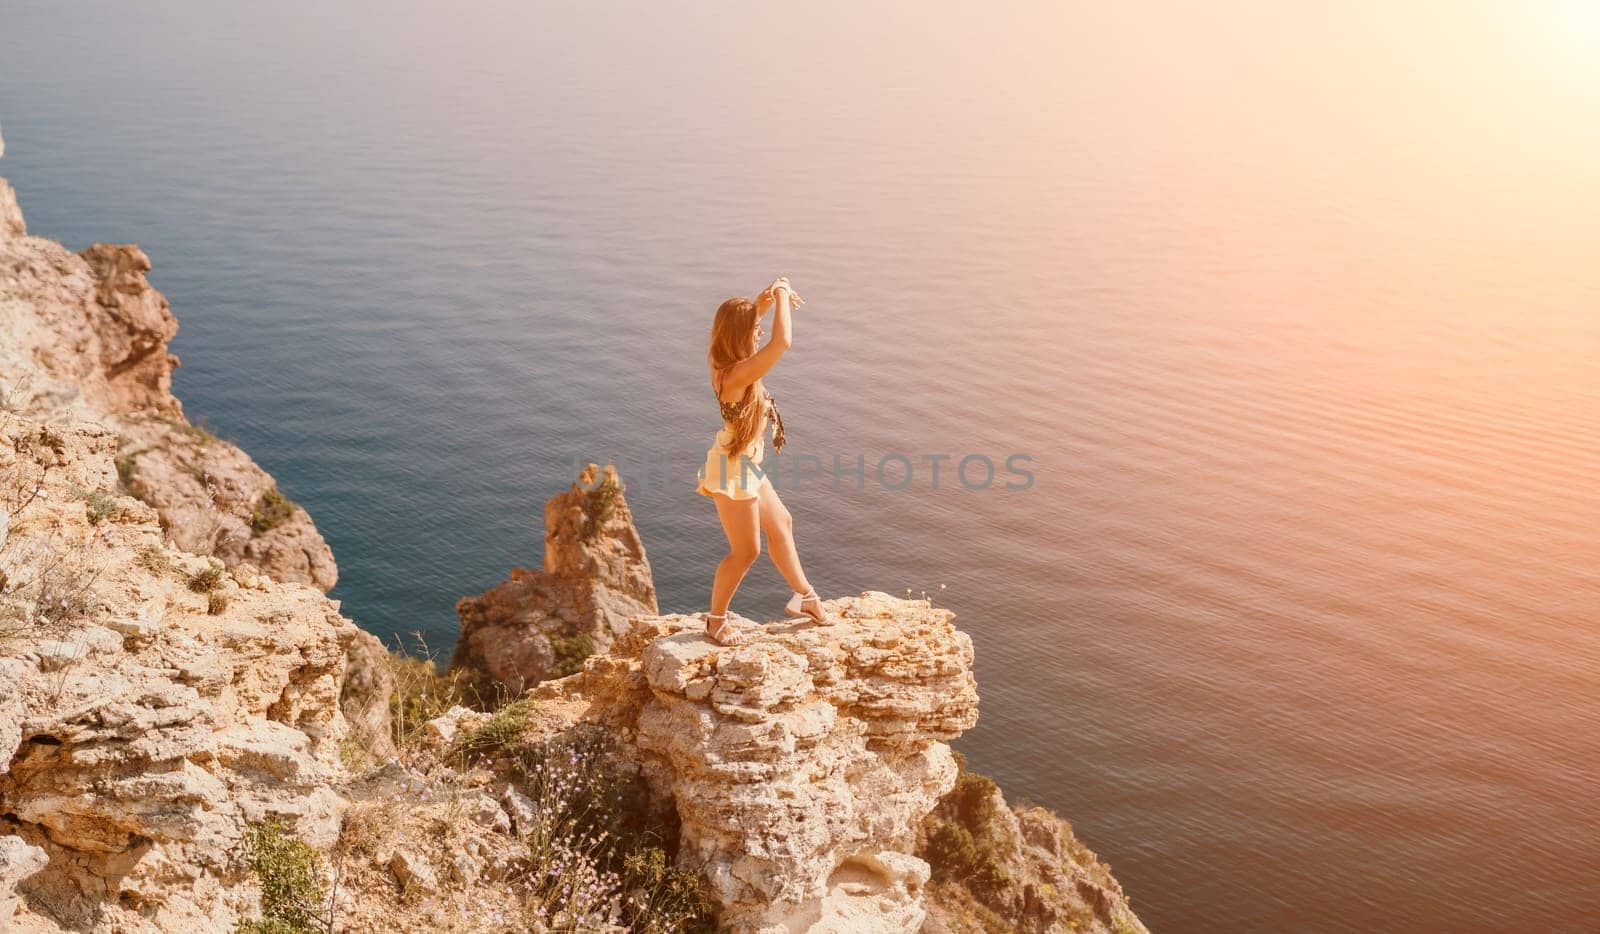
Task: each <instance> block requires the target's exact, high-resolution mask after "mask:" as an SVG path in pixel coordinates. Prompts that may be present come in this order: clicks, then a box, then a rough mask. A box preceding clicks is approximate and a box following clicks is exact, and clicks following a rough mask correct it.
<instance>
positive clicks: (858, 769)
mask: <svg viewBox="0 0 1600 934" xmlns="http://www.w3.org/2000/svg"><path fill="white" fill-rule="evenodd" d="M148 271H149V263H148V260H147V259H146V258H145V256H144V254H143V253H142V252H140V251H139V250H138V248H136V247H131V246H105V245H96V246H93V247H90V248H89V249H87V250H84V251H83V252H82V253H72V252H70V251H68V250H66V249H65V248H64V247H62V246H60V245H59V244H56V243H53V242H51V241H48V240H44V239H41V238H36V237H29V236H27V235H26V226H25V224H24V221H23V218H22V214H21V211H20V209H19V208H18V207H17V204H16V200H15V197H14V193H13V192H12V190H11V188H10V186H9V185H7V184H6V183H5V181H4V180H3V179H0V333H3V334H4V335H5V341H4V343H3V344H0V932H5V931H7V930H8V929H9V930H10V931H15V932H29V934H32V932H46V931H48V932H59V931H68V930H71V931H119V932H155V931H162V932H216V931H235V930H237V931H241V932H269V931H270V932H274V934H282V932H286V931H291V932H293V931H341V932H379V931H394V930H428V931H462V932H466V931H505V932H513V931H518V932H521V931H544V930H570V929H582V930H609V931H621V930H635V931H669V930H698V929H708V928H710V927H712V926H715V927H717V928H720V929H723V930H735V931H771V932H778V931H804V930H809V931H817V932H822V931H896V932H898V931H907V930H916V929H918V928H919V927H920V928H922V929H924V930H928V931H956V930H1030V931H1032V930H1038V931H1046V930H1049V931H1056V930H1060V931H1067V930H1080V931H1116V932H1119V934H1123V932H1129V931H1133V932H1137V931H1142V930H1143V928H1142V927H1140V926H1139V925H1138V921H1137V919H1136V918H1134V916H1133V915H1132V913H1131V912H1130V911H1129V910H1128V906H1127V903H1126V899H1125V898H1124V896H1123V895H1122V892H1121V890H1120V888H1118V887H1117V885H1116V883H1115V880H1113V879H1112V878H1111V877H1110V875H1109V873H1108V872H1106V871H1105V869H1104V867H1103V866H1102V865H1101V864H1099V863H1098V862H1097V861H1096V860H1095V859H1094V856H1093V854H1092V853H1089V852H1088V851H1087V850H1084V849H1083V848H1082V847H1081V845H1080V844H1077V842H1076V841H1075V840H1074V839H1073V838H1072V837H1071V833H1070V829H1068V828H1066V826H1065V824H1064V823H1061V822H1059V821H1058V820H1057V819H1055V818H1054V817H1053V815H1048V814H1047V813H1046V812H1039V813H1033V812H1014V811H1012V810H1011V809H1009V808H1008V807H1007V806H1006V805H1005V803H1004V799H1003V798H1002V797H1001V796H1000V795H999V792H998V790H997V789H993V788H992V783H991V784H990V785H987V786H985V785H984V784H983V782H982V780H980V779H978V778H975V777H974V776H972V775H971V773H968V772H966V771H965V770H963V769H962V767H961V763H960V761H959V757H958V756H955V755H953V754H952V752H951V750H950V748H949V746H948V745H947V744H948V742H949V741H950V740H952V739H954V738H955V737H957V736H958V735H959V734H960V733H961V732H962V731H963V730H965V729H967V728H969V727H970V726H971V725H972V723H973V722H974V721H975V718H976V716H977V704H978V697H977V691H976V685H975V684H974V683H973V678H972V673H971V665H972V657H973V655H972V653H973V648H972V643H971V640H970V639H969V638H968V637H967V636H966V635H965V634H964V633H962V632H961V631H960V630H959V629H957V628H956V627H955V625H954V620H953V617H952V614H951V613H950V612H949V611H948V610H944V609H940V608H936V607H933V606H930V605H929V604H927V603H926V602H923V601H906V600H899V599H896V598H892V597H889V596H887V595H885V594H881V593H866V594H862V595H861V596H859V597H849V598H843V599H839V600H835V601H830V609H831V610H832V612H833V614H834V615H835V616H836V617H838V618H839V619H840V623H839V625H837V626H835V627H828V628H818V627H815V626H811V625H801V624H795V623H782V624H771V625H768V626H766V627H765V628H764V630H763V631H762V633H761V636H760V638H758V639H757V640H756V641H755V642H753V643H752V644H749V645H746V646H740V647H733V648H724V647H720V646H716V645H714V644H713V643H711V642H709V641H707V640H706V639H705V638H704V637H703V636H702V635H700V634H699V630H700V629H701V627H702V626H703V620H702V619H700V618H698V617H690V616H682V615H670V614H669V615H662V614H660V613H659V611H658V607H657V606H656V600H655V590H654V585H653V583H652V581H651V578H650V572H649V564H648V561H647V560H646V558H645V554H644V546H643V543H642V542H641V541H640V540H639V535H638V532H637V530H636V529H635V527H634V525H633V522H632V519H631V513H630V512H629V511H628V507H627V503H626V499H625V496H624V491H623V488H622V483H621V480H620V478H618V477H617V476H616V474H615V472H614V471H612V470H609V469H607V470H605V471H603V472H602V471H600V470H599V469H598V468H594V467H592V468H591V469H590V470H589V471H588V472H586V473H585V475H584V476H583V477H581V478H580V484H579V485H578V486H575V487H574V488H573V489H572V490H570V491H568V492H566V493H562V494H560V495H558V496H556V497H554V498H553V499H552V500H551V502H550V504H549V505H548V506H547V509H546V515H545V519H546V531H547V534H546V549H545V556H544V563H543V567H542V570H539V571H529V570H524V569H520V568H519V569H514V570H513V571H512V574H511V579H510V580H509V581H507V582H506V583H504V584H502V585H500V586H499V587H497V588H495V589H494V590H491V591H490V592H489V593H487V594H484V595H481V596H478V597H473V598H467V599H464V600H463V601H462V602H461V605H460V607H458V609H459V610H460V616H461V626H462V636H463V637H462V640H461V642H462V644H461V647H460V648H459V649H458V651H457V654H456V659H455V665H454V666H453V667H452V670H451V671H449V672H439V671H438V670H437V669H436V668H434V666H433V665H432V663H431V662H423V661H419V660H417V659H411V658H406V657H403V656H398V655H394V654H391V653H388V652H386V651H385V650H384V649H383V647H382V645H381V643H379V641H378V640H377V639H376V638H375V637H373V636H371V635H370V634H368V633H365V632H363V631H362V630H361V629H360V628H359V627H357V626H356V625H355V624H354V623H353V622H352V621H351V620H349V619H347V618H345V617H344V616H343V615H342V614H341V613H340V608H339V605H338V603H337V602H336V601H332V600H329V599H328V598H327V597H326V596H325V589H326V588H327V587H329V586H331V585H332V583H333V580H334V575H335V569H334V565H333V559H332V555H331V554H329V553H328V552H327V547H326V545H325V544H324V543H323V542H322V539H321V537H320V535H318V534H317V532H316V529H315V526H314V525H313V524H312V523H311V520H310V517H309V516H308V515H306V513H305V511H304V510H303V509H300V508H299V507H297V506H295V505H294V504H293V503H292V502H290V501H289V500H288V499H287V498H286V497H284V496H283V495H282V494H280V493H279V492H278V491H277V488H276V485H275V484H274V483H273V481H272V479H271V478H270V477H269V476H267V475H266V474H265V473H264V472H262V471H261V470H260V469H259V468H258V467H256V465H254V464H253V463H252V462H251V461H250V459H249V458H248V456H246V455H245V454H244V453H243V452H242V451H240V450H239V449H238V448H237V447H235V446H233V445H231V444H229V443H227V442H226V441H223V440H221V439H217V438H215V437H213V436H211V435H210V434H209V433H207V432H204V431H203V430H201V429H197V428H195V427H194V426H192V425H191V424H190V423H189V422H188V420H187V418H186V417H185V415H184V412H183V407H182V405H181V404H180V403H179V401H178V400H177V399H176V398H175V397H173V395H172V393H171V375H172V369H173V367H174V366H176V365H177V360H176V358H175V357H173V356H172V355H171V354H170V353H169V352H168V351H167V349H166V344H167V341H169V340H170V339H171V338H172V336H173V335H174V334H175V333H176V328H177V323H176V320H175V319H174V318H173V315H172V312H171V310H170V309H169V308H168V307H167V303H166V301H165V299H163V298H162V297H161V296H160V294H159V293H158V292H156V291H155V290H154V289H152V288H151V287H150V285H149V283H148V281H147V280H146V274H147V272H148ZM601 481H603V482H601ZM567 671H571V672H573V673H572V674H570V675H568V676H566V677H561V678H559V679H554V680H550V679H548V676H550V675H557V674H564V673H565V672H567ZM469 704H476V705H478V706H481V707H484V708H485V709H472V707H471V706H469ZM974 801H979V802H987V803H986V804H982V805H981V806H979V805H975V804H973V803H972V802H974ZM963 834H965V836H964V837H963V836H962V835H963Z"/></svg>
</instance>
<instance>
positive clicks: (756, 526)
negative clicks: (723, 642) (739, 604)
mask: <svg viewBox="0 0 1600 934" xmlns="http://www.w3.org/2000/svg"><path fill="white" fill-rule="evenodd" d="M711 498H712V499H714V500H716V502H717V518H719V519H721V520H722V532H723V534H724V535H726V536H727V537H728V554H727V556H726V557H724V558H723V559H722V563H720V564H718V565H717V576H716V578H715V579H714V580H713V581H712V583H711V613H712V615H714V616H720V615H722V614H724V613H727V612H728V604H729V603H732V602H733V592H734V591H736V590H738V589H739V582H740V581H742V580H744V575H745V573H746V572H747V571H749V570H750V566H751V565H753V564H755V563H756V558H758V557H760V556H761V524H760V521H759V513H760V506H759V503H758V500H755V499H734V498H733V497H731V496H724V495H722V494H720V493H717V494H713V495H712V497H711ZM707 628H708V629H709V628H711V626H710V623H709V622H708V623H707Z"/></svg>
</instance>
